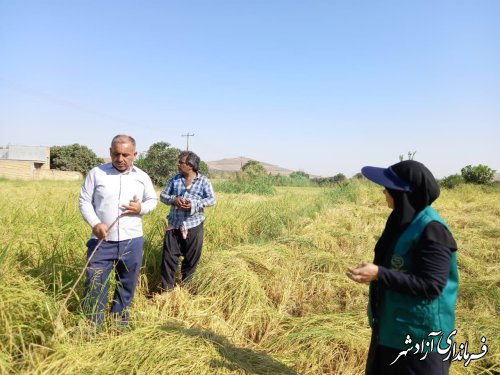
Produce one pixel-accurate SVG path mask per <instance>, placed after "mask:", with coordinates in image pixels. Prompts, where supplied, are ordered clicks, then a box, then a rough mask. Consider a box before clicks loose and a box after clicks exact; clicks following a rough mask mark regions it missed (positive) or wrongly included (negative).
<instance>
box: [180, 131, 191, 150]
mask: <svg viewBox="0 0 500 375" xmlns="http://www.w3.org/2000/svg"><path fill="white" fill-rule="evenodd" d="M181 135H182V136H183V137H186V151H189V137H193V136H194V133H193V134H189V132H187V133H186V134H181Z"/></svg>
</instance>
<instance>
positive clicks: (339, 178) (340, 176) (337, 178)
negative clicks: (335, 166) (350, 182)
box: [332, 173, 346, 183]
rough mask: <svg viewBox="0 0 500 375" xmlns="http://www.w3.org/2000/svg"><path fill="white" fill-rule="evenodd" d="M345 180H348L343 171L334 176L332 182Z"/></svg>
mask: <svg viewBox="0 0 500 375" xmlns="http://www.w3.org/2000/svg"><path fill="white" fill-rule="evenodd" d="M345 180H346V177H345V175H344V174H343V173H338V174H336V175H335V176H333V177H332V182H334V183H339V182H343V181H345Z"/></svg>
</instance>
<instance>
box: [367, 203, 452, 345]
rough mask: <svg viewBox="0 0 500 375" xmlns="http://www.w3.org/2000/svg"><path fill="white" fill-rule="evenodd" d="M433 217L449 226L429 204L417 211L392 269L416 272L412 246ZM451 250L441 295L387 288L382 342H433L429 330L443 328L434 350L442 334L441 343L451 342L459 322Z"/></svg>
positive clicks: (381, 318) (398, 245) (399, 242)
mask: <svg viewBox="0 0 500 375" xmlns="http://www.w3.org/2000/svg"><path fill="white" fill-rule="evenodd" d="M431 221H437V222H439V223H441V224H443V225H444V226H445V227H446V228H447V229H448V226H447V225H446V223H445V222H444V220H443V219H442V218H441V217H440V216H439V215H438V213H437V212H436V211H435V210H434V209H433V208H432V207H430V206H427V207H426V208H425V209H423V210H422V211H420V212H419V213H418V214H417V216H416V217H415V218H414V219H413V221H412V222H411V223H410V225H409V226H408V228H406V230H405V231H404V232H403V233H402V234H401V236H400V237H399V239H398V240H397V243H396V246H395V248H394V252H393V255H392V259H391V266H390V268H391V269H394V270H397V271H400V272H407V273H412V269H413V267H412V256H411V249H412V248H413V247H414V246H416V244H417V242H418V241H419V239H420V236H421V234H422V232H423V230H424V228H425V227H426V225H427V224H429V223H430V222H431ZM451 254H452V255H451V264H450V272H449V274H448V281H447V282H446V285H445V287H444V289H443V291H442V292H441V294H440V295H439V296H438V297H437V298H435V299H426V298H421V297H414V296H411V295H407V294H401V293H399V292H396V291H393V290H388V289H385V290H384V295H383V297H382V300H381V301H380V302H379V303H380V306H379V314H378V316H379V324H378V335H379V344H381V345H384V346H388V347H391V348H395V349H400V350H405V349H408V348H409V347H410V346H411V345H414V344H415V343H420V345H421V343H422V340H425V342H426V343H427V342H428V343H429V345H430V342H431V339H432V337H429V333H431V332H438V331H441V332H442V335H438V336H435V337H434V338H433V341H434V344H433V345H432V346H433V350H432V351H436V348H437V345H438V341H439V338H440V337H441V336H442V344H441V347H442V348H443V349H445V348H447V347H448V346H449V344H447V343H446V339H447V338H448V335H449V334H450V333H451V332H452V331H453V330H454V326H455V302H456V299H457V290H458V271H457V255H456V252H455V251H454V252H452V253H451ZM370 306H371V304H370V303H369V304H368V308H369V318H370V325H373V319H372V314H371V311H370ZM407 335H410V338H411V340H412V344H407V343H405V340H406V337H407ZM428 351H430V347H429V349H428Z"/></svg>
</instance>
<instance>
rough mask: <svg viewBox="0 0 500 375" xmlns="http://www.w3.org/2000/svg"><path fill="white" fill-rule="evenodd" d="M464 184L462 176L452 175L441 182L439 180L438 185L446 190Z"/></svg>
mask: <svg viewBox="0 0 500 375" xmlns="http://www.w3.org/2000/svg"><path fill="white" fill-rule="evenodd" d="M464 182H465V181H464V178H463V177H462V175H459V174H452V175H450V176H447V177H445V178H443V179H442V180H439V185H440V186H441V187H443V188H446V189H453V188H454V187H456V186H458V185H461V184H463V183H464Z"/></svg>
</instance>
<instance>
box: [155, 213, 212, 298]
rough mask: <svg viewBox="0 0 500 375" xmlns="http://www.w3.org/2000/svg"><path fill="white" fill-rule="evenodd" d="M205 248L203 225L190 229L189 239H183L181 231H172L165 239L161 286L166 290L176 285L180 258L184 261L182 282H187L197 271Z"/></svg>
mask: <svg viewBox="0 0 500 375" xmlns="http://www.w3.org/2000/svg"><path fill="white" fill-rule="evenodd" d="M202 247H203V223H201V224H200V225H198V226H196V227H194V228H190V229H188V235H187V238H186V239H184V238H182V233H181V231H180V230H179V229H171V230H169V231H167V232H166V233H165V237H164V239H163V258H162V262H161V284H162V288H163V289H165V290H169V289H172V288H173V287H174V285H175V273H176V271H177V267H178V266H179V257H180V256H183V257H184V259H183V261H182V265H181V274H182V280H183V281H186V280H187V279H189V277H190V276H191V275H192V274H193V273H194V271H195V270H196V266H197V265H198V262H199V261H200V257H201V249H202Z"/></svg>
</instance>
